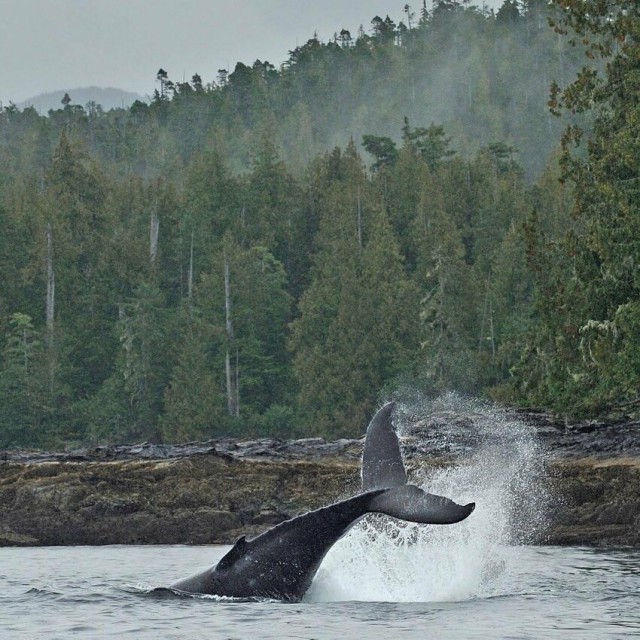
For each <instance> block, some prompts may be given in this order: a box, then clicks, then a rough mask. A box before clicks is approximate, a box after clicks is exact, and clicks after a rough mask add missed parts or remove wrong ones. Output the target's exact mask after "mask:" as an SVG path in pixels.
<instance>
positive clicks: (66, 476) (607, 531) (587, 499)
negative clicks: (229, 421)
mask: <svg viewBox="0 0 640 640" xmlns="http://www.w3.org/2000/svg"><path fill="white" fill-rule="evenodd" d="M481 419H485V418H478V417H477V416H476V417H474V416H454V415H440V416H435V417H433V416H432V417H431V418H429V420H428V421H422V422H419V421H418V422H416V423H415V424H414V425H413V426H412V428H409V429H405V430H404V433H405V435H406V437H405V438H404V439H403V450H404V453H405V455H406V457H407V460H408V463H409V465H410V466H414V467H415V466H428V467H431V468H432V467H434V466H438V465H450V464H457V463H461V464H464V463H465V460H467V459H468V457H469V456H470V455H472V452H473V449H474V447H475V446H476V445H477V442H476V441H477V434H478V430H477V429H476V426H477V423H478V421H481ZM517 419H518V420H519V421H520V422H522V421H523V420H524V422H526V423H527V424H529V425H530V427H531V428H532V429H535V430H536V434H537V435H536V438H537V439H538V440H539V441H540V442H541V443H542V444H543V446H542V448H541V451H543V453H542V454H541V455H544V456H545V465H544V468H545V473H544V475H545V478H544V479H540V481H541V482H545V484H546V487H547V489H548V491H549V493H550V495H551V496H552V500H551V506H550V508H549V514H548V515H549V517H548V518H547V520H548V526H547V527H546V529H545V530H544V531H542V532H541V534H540V538H539V542H541V543H546V544H589V545H608V544H615V545H640V533H639V531H640V526H639V525H640V432H639V430H638V425H637V424H635V423H625V424H623V425H614V426H608V427H606V428H605V427H602V426H601V425H598V424H595V423H583V424H582V425H571V424H565V423H564V422H557V421H554V420H553V419H552V418H551V417H549V416H545V415H543V414H528V415H525V416H523V415H519V416H518V417H517ZM445 432H446V433H445ZM452 433H455V436H456V437H455V438H452V437H451V434H452ZM509 433H510V432H509V431H506V432H505V431H502V432H500V434H497V435H496V434H493V437H496V438H503V439H504V438H508V437H510V436H509ZM425 434H427V435H425ZM505 434H506V435H505ZM362 445H363V440H340V441H337V442H325V441H324V440H322V439H319V438H311V439H305V440H297V441H292V442H283V441H278V440H268V439H265V440H255V441H250V442H236V441H233V440H228V439H224V440H218V441H211V442H207V443H189V444H185V445H181V446H168V445H166V446H159V445H149V444H144V445H138V446H111V447H95V448H92V449H84V450H79V451H72V452H64V453H46V452H33V451H9V450H7V451H3V452H0V545H73V544H133V543H136V544H139V543H147V544H171V543H185V544H187V543H189V544H204V543H230V542H233V541H234V540H235V539H236V538H237V537H238V536H239V535H243V534H247V535H252V534H256V533H259V532H260V531H262V530H264V529H265V528H267V527H269V526H271V525H273V524H275V523H277V522H280V521H282V520H284V519H286V518H290V517H293V516H295V515H297V514H299V513H302V512H304V511H307V510H309V509H313V508H316V507H319V506H321V505H323V504H326V503H328V502H331V501H333V500H336V499H340V498H342V497H347V496H348V495H353V493H355V492H356V491H357V490H358V487H359V477H358V476H359V458H360V454H361V451H362Z"/></svg>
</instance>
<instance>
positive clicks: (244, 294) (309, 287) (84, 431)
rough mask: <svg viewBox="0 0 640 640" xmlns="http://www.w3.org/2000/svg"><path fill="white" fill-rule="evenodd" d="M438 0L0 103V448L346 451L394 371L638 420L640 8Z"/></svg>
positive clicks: (407, 380) (523, 402) (570, 0)
mask: <svg viewBox="0 0 640 640" xmlns="http://www.w3.org/2000/svg"><path fill="white" fill-rule="evenodd" d="M427 4H429V3H425V4H424V5H423V6H422V8H420V7H415V8H414V9H412V8H411V6H410V5H406V7H405V12H404V14H403V20H402V22H394V21H393V20H391V19H390V18H388V17H380V16H375V17H374V18H373V19H372V20H371V22H370V24H368V25H365V27H366V28H364V27H363V28H362V29H361V30H359V32H358V34H350V33H349V32H348V31H345V30H342V31H340V32H337V33H336V35H335V37H333V38H331V39H329V40H328V41H326V42H322V41H320V40H318V38H315V37H314V38H311V39H310V40H309V41H308V42H306V43H305V44H303V45H300V46H296V47H295V48H293V49H292V50H291V52H290V56H289V59H288V60H287V61H286V63H284V64H283V65H282V67H281V68H278V69H276V68H274V67H273V65H271V64H269V63H268V62H266V61H260V60H257V61H256V62H255V63H254V64H253V65H251V66H248V65H245V64H243V63H238V64H237V65H236V66H235V68H234V69H233V70H232V69H227V70H219V72H218V75H217V76H216V77H215V78H214V77H212V73H211V70H209V77H202V76H200V75H199V74H197V73H194V75H193V76H192V77H191V79H190V80H189V81H186V79H185V80H184V81H182V82H179V81H176V80H172V79H171V77H170V75H169V74H168V72H167V71H166V70H164V69H159V70H158V73H157V77H156V78H155V81H156V86H157V89H156V91H155V93H154V95H153V97H152V99H151V100H150V101H149V102H148V103H145V102H141V101H137V102H135V103H134V104H132V105H131V107H129V108H127V109H111V110H109V111H105V110H103V109H102V108H100V106H99V105H96V104H95V103H89V104H87V105H81V104H77V103H76V102H74V98H73V96H68V95H67V96H65V97H64V98H63V100H62V103H61V105H60V108H59V109H56V110H51V111H50V112H49V114H48V115H46V116H42V115H40V114H38V113H37V112H36V111H35V109H32V108H25V109H22V110H20V109H19V108H18V107H17V106H15V105H12V104H9V105H8V106H5V107H3V108H2V110H0V231H1V233H0V273H2V276H3V277H2V278H1V279H0V447H25V448H29V447H36V448H41V449H64V448H65V447H79V446H82V445H86V444H87V443H94V442H100V443H116V442H117V443H133V442H140V441H149V442H154V443H172V442H185V441H189V440H208V439H210V438H220V437H226V436H231V437H235V438H238V439H250V438H256V437H264V436H269V437H279V438H282V439H292V438H300V437H305V436H306V437H308V436H322V437H323V438H326V439H328V440H334V439H336V438H340V437H354V436H355V435H357V432H358V431H357V429H358V425H361V424H364V423H365V422H366V419H367V416H370V415H371V413H372V411H373V409H374V407H375V406H376V405H377V404H378V402H379V401H380V399H381V398H382V397H391V396H392V394H393V393H394V391H395V390H398V389H401V388H406V387H408V386H412V387H415V388H417V389H422V390H428V391H429V393H433V394H436V395H437V394H438V393H440V392H442V391H445V390H448V389H456V390H461V391H463V392H465V393H468V394H471V395H474V396H483V397H491V398H493V399H494V400H495V401H497V402H500V403H502V404H506V405H520V406H542V407H546V408H549V409H550V410H553V411H557V412H559V413H562V414H565V415H571V416H578V417H585V416H596V415H617V414H619V415H622V414H624V413H625V412H627V413H635V414H636V415H637V414H638V409H639V407H640V398H639V396H638V393H639V391H638V390H639V389H640V364H639V362H640V359H639V356H638V351H637V344H638V342H639V336H640V303H639V302H638V300H640V278H639V277H638V265H640V255H636V254H637V252H639V251H640V246H639V245H638V242H637V238H638V233H637V219H638V203H639V202H640V198H639V191H638V189H639V185H640V182H639V181H638V163H637V154H636V150H637V149H636V147H637V142H636V141H637V138H638V130H637V128H638V124H637V123H638V122H640V118H638V109H639V107H638V105H639V104H640V100H639V99H638V95H639V91H640V88H639V86H638V83H637V72H636V71H637V68H638V65H639V62H638V60H639V56H640V52H639V51H638V48H637V47H636V46H635V40H636V38H635V34H637V31H638V27H637V25H638V20H639V19H640V18H639V16H638V6H637V2H631V1H629V0H625V1H622V2H617V3H602V2H596V1H595V0H584V1H583V0H580V1H578V0H555V1H553V2H547V1H546V0H527V2H515V1H514V0H505V2H504V5H503V6H502V7H501V8H500V10H498V11H497V12H492V11H487V10H485V9H483V8H482V7H477V6H473V5H472V4H471V3H467V2H462V1H459V0H446V1H445V0H438V1H436V2H434V3H432V6H431V7H428V6H427ZM605 5H606V6H605ZM602 12H605V14H604V15H603V14H602ZM606 12H609V13H606ZM550 22H551V23H553V25H555V26H554V27H553V28H552V26H551V25H550ZM337 27H338V25H337ZM577 36H579V37H577ZM573 41H576V42H577V43H578V44H577V46H572V44H571V43H572V42H573ZM292 45H293V43H292ZM587 54H589V55H587ZM583 65H587V67H588V68H587V69H586V70H584V71H581V68H582V67H583ZM194 71H195V70H194ZM151 80H153V78H150V81H151ZM550 92H551V99H550V95H549V94H550ZM556 115H558V116H560V115H561V116H562V118H561V117H556ZM567 127H569V128H567ZM563 130H564V131H565V134H564V135H563V134H562V132H563Z"/></svg>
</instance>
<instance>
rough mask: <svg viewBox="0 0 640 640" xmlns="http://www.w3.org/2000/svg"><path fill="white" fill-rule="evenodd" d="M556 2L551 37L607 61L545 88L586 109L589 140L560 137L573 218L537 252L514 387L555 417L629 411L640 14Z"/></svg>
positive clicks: (577, 132) (627, 8) (558, 105)
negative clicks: (526, 340) (569, 38)
mask: <svg viewBox="0 0 640 640" xmlns="http://www.w3.org/2000/svg"><path fill="white" fill-rule="evenodd" d="M557 4H558V5H559V6H560V7H561V8H562V9H563V10H564V13H563V14H562V15H561V16H560V18H559V20H558V21H557V22H556V26H557V30H558V31H559V32H560V33H568V32H575V33H576V34H577V36H578V37H580V38H581V39H582V43H583V44H586V45H587V46H588V51H589V54H590V55H591V56H592V57H593V58H594V59H597V58H604V59H605V60H606V61H607V64H606V67H605V69H604V72H603V71H602V66H601V65H598V64H596V61H594V64H593V65H591V66H587V67H585V68H584V69H583V71H582V72H581V73H580V74H579V75H578V77H577V79H576V80H575V81H574V82H573V83H572V84H570V85H569V86H567V87H566V88H564V89H560V87H558V86H557V85H555V86H554V88H553V92H552V100H551V107H552V108H553V109H554V110H555V111H556V112H561V111H564V110H569V111H573V112H576V111H577V112H581V111H585V110H591V111H592V112H593V123H592V125H591V131H590V133H589V134H586V132H585V131H584V130H583V128H581V127H578V126H576V125H572V126H569V127H568V128H567V130H566V132H565V135H564V137H563V141H562V156H561V166H562V176H561V177H562V180H563V181H565V182H568V183H570V184H572V186H573V193H574V205H573V216H574V223H573V225H572V228H570V229H569V230H568V231H566V232H565V233H564V235H562V236H561V237H560V239H559V242H557V243H555V244H553V245H551V244H546V245H545V243H544V242H543V243H541V245H540V246H538V247H536V252H537V254H538V255H539V256H541V257H539V258H538V260H544V262H545V266H544V268H538V269H537V281H538V282H537V284H538V290H539V296H538V323H537V326H536V334H535V335H534V336H532V338H531V339H530V345H529V348H528V350H527V351H526V352H525V353H526V364H527V367H528V368H530V369H531V370H532V372H533V375H531V374H529V375H527V374H526V372H525V368H524V367H523V368H522V369H521V371H520V373H519V376H518V381H519V383H520V384H521V385H523V388H524V391H525V393H526V397H527V398H528V399H530V400H531V401H534V402H536V401H543V402H545V403H546V404H550V405H552V406H555V407H557V408H558V409H560V410H564V411H570V412H573V413H581V414H592V413H598V412H603V411H614V412H615V411H627V410H630V409H631V408H634V407H637V406H638V405H640V396H639V395H638V375H637V371H638V362H640V353H639V352H638V347H637V344H638V343H637V337H638V336H637V328H638V325H637V300H638V298H639V297H640V288H639V284H640V283H639V279H638V269H637V264H639V262H638V260H639V259H640V253H639V249H640V245H639V244H638V238H639V237H640V235H639V231H640V229H639V228H638V220H639V219H640V209H639V202H640V191H639V188H640V187H639V183H638V166H640V164H639V159H640V158H639V157H638V153H637V137H638V133H639V130H638V123H639V122H640V118H639V116H640V110H639V108H638V104H639V98H640V83H639V82H638V74H637V69H638V65H639V64H640V52H639V49H638V46H637V35H638V32H639V30H640V9H639V8H638V5H637V3H635V2H619V3H616V4H615V5H610V4H609V3H602V2H598V1H596V0H593V1H587V2H574V1H573V0H566V1H565V0H561V1H559V2H558V3H557ZM585 137H587V138H588V139H587V140H586V145H585V144H584V143H585ZM583 147H584V148H583Z"/></svg>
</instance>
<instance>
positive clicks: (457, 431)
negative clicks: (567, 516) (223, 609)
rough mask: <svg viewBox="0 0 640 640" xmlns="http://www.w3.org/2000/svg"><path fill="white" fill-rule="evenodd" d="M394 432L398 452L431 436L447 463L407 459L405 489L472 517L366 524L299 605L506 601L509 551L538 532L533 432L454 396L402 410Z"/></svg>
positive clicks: (539, 467)
mask: <svg viewBox="0 0 640 640" xmlns="http://www.w3.org/2000/svg"><path fill="white" fill-rule="evenodd" d="M394 423H395V425H396V428H397V429H398V432H399V434H400V436H401V437H402V446H403V449H407V448H409V447H413V448H414V449H417V450H418V451H420V448H421V447H420V440H421V438H426V437H427V435H428V433H426V432H431V436H432V437H433V431H434V430H435V431H437V438H438V444H439V448H440V450H441V451H445V452H446V451H449V452H451V456H450V459H455V464H444V465H443V464H438V465H437V466H431V467H429V466H428V464H427V466H423V465H424V464H425V461H423V460H421V459H420V458H421V456H420V455H419V454H418V455H414V456H413V459H412V461H411V463H410V464H409V468H410V469H411V468H412V467H417V468H416V469H415V470H413V471H410V482H412V483H414V484H417V485H418V486H420V487H421V488H423V489H424V490H425V491H428V492H430V493H436V494H439V495H444V496H447V497H448V498H451V499H452V500H455V501H456V502H458V503H460V504H466V503H467V502H475V503H476V509H475V511H474V512H473V513H472V514H471V516H470V517H469V518H467V519H466V520H464V521H463V522H460V523H458V524H455V525H440V526H438V525H432V526H425V525H414V524H409V523H405V522H400V521H396V520H392V519H389V518H386V517H384V516H374V515H370V516H367V518H366V519H365V520H363V521H362V522H361V523H360V524H359V525H357V526H356V527H354V528H353V529H352V530H351V531H350V532H349V533H348V534H347V535H346V536H345V537H344V538H343V539H342V540H340V541H339V542H338V543H337V544H336V545H335V546H334V547H333V548H332V550H331V551H330V552H329V554H328V555H327V557H326V558H325V560H324V562H323V564H322V566H321V568H320V571H319V572H318V575H317V576H316V579H315V580H314V583H313V585H312V586H311V589H310V590H309V592H308V594H307V596H306V600H310V601H337V600H365V601H380V602H383V601H384V602H432V601H457V600H468V599H472V598H486V597H492V596H498V595H506V594H509V593H512V592H513V586H512V583H513V579H514V573H517V564H518V560H517V556H518V554H517V546H518V545H522V544H526V543H529V542H532V541H534V540H535V539H536V537H537V535H538V534H539V533H540V531H541V530H542V529H543V527H544V513H545V507H546V503H547V495H546V492H545V489H544V482H543V475H544V456H543V454H542V451H541V450H540V446H539V444H538V443H537V441H536V438H535V431H534V430H533V429H532V428H531V427H528V426H527V425H525V424H524V423H522V422H521V421H518V420H517V419H514V418H513V417H509V416H508V415H507V414H506V413H505V412H503V411H501V410H499V409H497V408H495V407H493V406H490V405H487V404H485V403H480V402H478V401H470V400H467V399H463V398H461V397H460V396H457V395H455V394H447V395H446V396H442V397H441V398H438V399H437V400H435V401H430V402H427V401H424V400H421V401H420V402H416V401H415V399H413V401H412V402H410V403H407V402H405V401H402V402H400V403H398V405H397V409H396V414H395V417H394ZM416 425H417V428H416ZM425 425H426V427H425ZM421 431H422V432H423V435H421V433H420V432H421Z"/></svg>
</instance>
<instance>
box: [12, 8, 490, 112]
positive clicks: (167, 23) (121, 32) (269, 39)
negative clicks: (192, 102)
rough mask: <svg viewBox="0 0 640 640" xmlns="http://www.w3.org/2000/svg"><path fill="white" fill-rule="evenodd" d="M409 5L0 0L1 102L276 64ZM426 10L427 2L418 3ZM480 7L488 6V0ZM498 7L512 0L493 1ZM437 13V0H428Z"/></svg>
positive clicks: (143, 87) (144, 89) (145, 86)
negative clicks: (300, 47)
mask: <svg viewBox="0 0 640 640" xmlns="http://www.w3.org/2000/svg"><path fill="white" fill-rule="evenodd" d="M406 3H407V0H0V101H1V102H2V104H3V105H7V104H8V102H9V101H10V100H11V101H13V102H16V103H19V102H21V101H23V100H25V99H27V98H30V97H33V96H35V95H38V94H40V93H45V92H49V91H54V90H57V89H74V88H78V87H84V86H92V85H96V86H99V87H117V88H119V89H125V90H128V91H137V92H138V93H140V94H142V95H145V94H150V93H152V92H153V89H154V87H155V85H154V79H155V75H156V72H157V71H158V69H159V68H160V67H163V68H164V69H166V70H167V72H168V73H169V77H170V78H171V79H172V80H174V81H182V79H183V77H184V78H185V79H187V80H189V79H190V78H191V76H192V75H193V74H194V73H199V74H200V75H201V76H202V79H203V81H204V82H209V81H211V80H213V79H215V77H216V75H217V71H218V69H221V68H226V69H229V70H230V71H232V70H233V67H234V66H235V63H236V62H237V61H241V62H244V63H245V64H251V63H252V62H253V61H254V60H256V59H257V58H259V59H261V60H268V61H269V62H271V63H273V64H274V65H275V66H278V65H279V64H280V63H281V62H283V61H284V60H285V59H286V58H287V55H288V51H289V50H290V49H292V48H294V47H295V46H296V44H304V43H305V42H306V41H307V40H308V39H309V38H310V37H311V36H312V35H313V33H314V31H317V33H318V36H319V37H320V39H321V40H323V41H326V40H329V39H330V38H331V37H332V36H333V34H334V33H335V32H336V31H340V29H342V28H346V29H349V30H350V31H351V32H352V33H353V34H354V35H355V33H356V31H357V29H358V27H359V26H360V25H361V24H362V25H363V26H364V28H365V30H367V32H369V29H370V27H371V24H370V22H371V18H373V17H374V16H375V15H380V16H381V17H384V16H385V15H387V14H389V15H390V16H391V18H392V19H393V20H395V21H396V22H398V21H400V20H402V19H403V18H404V14H403V10H402V8H403V7H404V5H405V4H406ZM409 4H410V5H411V6H412V8H413V9H414V11H416V13H418V10H419V7H420V6H421V5H422V0H413V2H412V1H411V0H409ZM474 4H477V5H479V6H481V5H482V0H476V2H474ZM484 4H485V5H486V6H487V7H494V8H497V7H499V6H500V5H501V4H502V0H485V3H484ZM427 6H428V7H429V8H430V7H431V0H427Z"/></svg>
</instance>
